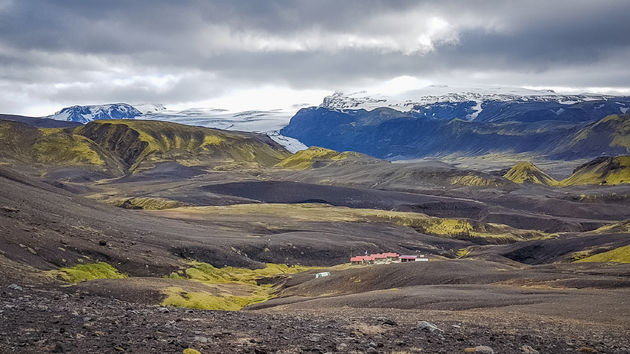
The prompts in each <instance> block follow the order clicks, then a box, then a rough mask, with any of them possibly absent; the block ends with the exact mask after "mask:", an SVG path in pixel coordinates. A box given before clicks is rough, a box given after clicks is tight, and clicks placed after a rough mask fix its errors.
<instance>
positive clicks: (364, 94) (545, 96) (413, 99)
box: [320, 85, 616, 120]
mask: <svg viewBox="0 0 630 354" xmlns="http://www.w3.org/2000/svg"><path fill="white" fill-rule="evenodd" d="M614 97H616V96H610V95H600V94H591V93H584V94H577V95H576V94H561V93H556V92H554V91H552V90H533V89H526V88H520V87H451V86H445V85H431V86H426V87H423V88H420V89H416V90H409V91H405V92H401V93H398V94H395V95H383V94H381V93H374V92H368V91H358V92H352V93H345V92H335V93H334V94H333V95H330V96H328V97H326V98H324V102H323V103H322V104H321V105H320V107H324V108H329V109H336V110H354V109H365V110H367V111H370V110H373V109H376V108H382V107H388V108H392V109H395V110H397V111H401V112H410V111H413V110H414V109H415V108H416V107H417V106H426V105H431V104H435V103H441V102H475V106H474V107H473V110H474V111H475V112H474V113H472V114H471V115H470V116H469V117H467V118H469V119H471V120H473V119H475V118H476V117H477V116H478V115H479V113H480V112H481V111H482V107H481V105H482V103H483V102H484V101H540V102H549V101H555V102H558V103H560V104H566V105H570V104H574V103H578V102H585V101H593V100H601V99H604V100H605V99H610V98H614Z"/></svg>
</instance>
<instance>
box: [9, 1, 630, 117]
mask: <svg viewBox="0 0 630 354" xmlns="http://www.w3.org/2000/svg"><path fill="white" fill-rule="evenodd" d="M628 14H630V1H623V0H619V1H611V0H598V1H593V0H589V1H584V0H565V1H560V0H524V1H490V0H488V1H485V0H476V1H466V0H462V1H451V0H442V1H403V0H401V1H396V0H382V1H376V0H344V1H338V0H296V1H289V0H266V1H258V0H251V1H238V0H226V1H201V0H199V1H186V0H182V1H171V0H135V1H126V0H108V1H100V0H72V1H71V0H56V1H49V0H28V1H25V0H0V92H2V94H1V95H0V113H15V114H25V115H47V114H52V113H54V112H55V111H57V110H59V109H61V108H62V107H65V106H69V105H74V104H101V103H113V102H126V103H132V104H133V103H162V104H164V105H165V106H167V107H168V108H186V107H207V108H225V109H229V110H234V111H239V110H249V109H273V108H283V109H287V108H288V109H292V108H293V109H295V108H296V107H301V106H304V105H316V104H319V103H320V102H321V101H322V99H323V97H324V96H326V95H329V94H331V93H332V92H334V91H338V90H342V91H356V90H369V91H379V92H380V93H383V94H390V93H397V92H400V91H405V90H410V89H415V88H419V87H422V86H426V85H449V86H466V87H476V86H515V87H528V88H552V89H555V90H558V91H561V92H569V93H579V92H597V93H610V94H626V95H630V65H628V63H630V36H629V35H628V33H630V21H628Z"/></svg>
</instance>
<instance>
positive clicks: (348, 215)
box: [161, 203, 550, 242]
mask: <svg viewBox="0 0 630 354" xmlns="http://www.w3.org/2000/svg"><path fill="white" fill-rule="evenodd" d="M168 212H175V213H177V215H178V216H181V215H183V214H189V215H191V216H194V215H196V214H201V215H204V214H207V215H212V216H213V217H217V216H224V217H234V216H238V215H247V216H249V217H251V216H252V215H262V216H266V217H270V218H273V217H276V216H278V215H282V218H283V219H294V220H298V221H313V222H319V221H321V222H379V223H390V224H395V225H402V226H408V227H413V228H415V229H418V230H419V231H420V232H423V233H426V234H429V235H437V236H445V237H453V238H466V239H468V238H486V239H493V240H495V241H496V242H516V241H523V240H530V239H543V238H548V237H550V235H549V234H547V233H544V232H542V231H536V230H521V229H515V228H513V227H510V226H507V225H502V224H494V223H481V222H476V221H474V220H469V219H456V218H438V217H432V216H428V215H426V214H421V213H413V212H400V211H390V210H377V209H357V208H347V207H336V206H330V205H327V204H266V203H265V204H238V205H230V206H205V207H184V208H176V209H170V210H167V211H161V213H168Z"/></svg>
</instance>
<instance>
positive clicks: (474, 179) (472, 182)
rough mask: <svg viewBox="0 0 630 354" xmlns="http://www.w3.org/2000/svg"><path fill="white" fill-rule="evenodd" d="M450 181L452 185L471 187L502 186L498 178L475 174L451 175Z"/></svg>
mask: <svg viewBox="0 0 630 354" xmlns="http://www.w3.org/2000/svg"><path fill="white" fill-rule="evenodd" d="M449 182H450V184H452V185H461V186H469V187H499V186H501V184H500V183H499V182H498V181H496V180H493V179H491V178H485V177H482V176H477V175H473V174H469V175H463V176H455V177H451V178H450V179H449Z"/></svg>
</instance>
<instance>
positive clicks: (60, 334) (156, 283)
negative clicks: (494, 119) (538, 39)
mask: <svg viewBox="0 0 630 354" xmlns="http://www.w3.org/2000/svg"><path fill="white" fill-rule="evenodd" d="M11 118H12V119H9V120H0V189H1V193H0V232H1V235H2V237H0V265H1V267H0V287H1V288H0V294H2V297H0V319H2V321H0V323H1V324H0V334H2V337H3V340H2V341H0V351H3V352H4V351H6V352H15V351H23V352H51V351H52V352H63V351H69V352H125V351H129V352H138V351H143V350H148V351H152V352H155V351H160V352H182V351H183V350H185V349H187V348H191V349H195V350H198V351H200V352H204V353H205V352H217V351H225V350H226V348H228V346H229V349H230V351H233V352H259V353H260V352H287V353H292V352H334V351H338V352H353V351H354V352H409V353H412V352H464V350H467V348H469V349H470V348H475V347H478V346H490V347H492V348H493V349H494V350H495V351H496V352H508V353H512V352H516V353H517V352H527V351H526V350H530V349H529V348H531V349H532V350H536V351H538V352H541V353H543V352H576V351H577V352H589V351H590V352H611V353H623V352H627V351H628V350H630V349H629V347H628V343H627V340H626V338H628V336H630V330H629V328H630V323H629V322H628V320H627V319H628V318H630V306H629V305H628V295H630V294H629V293H628V291H629V290H628V289H630V287H629V286H630V267H629V262H630V253H629V250H628V247H629V246H630V238H629V235H630V228H629V225H628V221H627V220H628V219H630V207H629V206H630V183H628V182H630V165H629V164H628V157H627V156H623V154H619V156H609V157H598V156H594V157H593V158H590V157H588V154H586V155H583V154H578V153H577V151H582V150H580V149H584V148H583V147H582V148H579V149H578V147H577V146H578V145H580V144H586V143H584V142H583V141H584V140H585V139H586V140H588V139H591V137H593V136H597V139H596V140H597V141H601V142H603V141H604V140H605V139H604V138H602V137H601V135H602V134H603V133H602V131H604V132H607V131H608V129H609V127H608V126H606V128H605V129H604V128H601V124H608V123H609V122H613V123H614V124H616V125H615V126H616V127H622V128H615V129H617V130H618V131H620V132H621V133H619V134H617V135H616V136H615V137H614V138H613V139H614V141H615V142H616V143H614V144H613V147H614V149H617V147H618V146H625V145H623V144H624V143H623V141H624V139H625V135H623V134H625V130H624V129H625V128H623V127H624V126H625V122H626V121H627V116H626V115H618V116H616V117H612V118H611V117H608V118H606V119H604V121H602V120H600V121H598V123H595V126H597V128H593V129H592V130H588V131H587V130H576V133H575V134H576V136H578V137H583V138H580V139H578V140H576V141H577V143H576V145H571V146H576V148H575V149H574V150H571V149H573V148H571V149H570V150H571V151H573V152H576V153H575V154H576V156H578V155H579V156H580V157H581V158H582V159H580V160H570V159H566V160H562V161H561V162H558V165H559V166H561V168H560V169H557V170H553V166H556V165H555V164H554V163H553V161H554V160H552V159H551V157H553V156H556V155H553V156H552V155H544V156H545V157H546V159H543V160H541V161H543V163H542V164H540V166H538V161H536V164H532V163H531V162H529V161H523V162H521V163H518V164H511V163H510V164H508V165H506V164H505V162H503V161H500V159H496V161H495V162H493V160H492V159H486V160H483V158H482V156H484V154H485V151H484V150H479V151H478V152H479V153H478V154H476V155H475V156H471V158H470V160H466V159H465V156H462V155H458V156H457V161H458V162H459V163H458V164H453V163H449V160H448V159H444V160H438V159H422V160H416V161H412V162H402V161H399V162H396V163H392V162H390V161H387V160H382V159H379V158H376V157H371V156H368V155H365V154H363V153H357V152H352V151H346V152H343V151H334V150H330V149H327V148H320V147H310V148H308V149H306V150H302V151H299V152H297V153H290V152H289V151H287V150H286V149H285V148H284V147H283V146H281V145H279V144H278V143H276V142H275V141H274V140H272V139H270V138H269V137H268V136H266V135H263V134H258V133H246V132H236V131H227V130H219V129H210V128H203V127H194V126H186V125H180V124H177V123H173V122H163V121H147V120H141V119H124V120H118V119H113V120H97V121H94V122H89V123H87V124H85V125H76V124H72V122H70V123H66V124H65V125H61V124H60V123H65V122H62V121H52V122H59V123H54V124H56V126H54V127H53V126H50V125H51V124H53V123H50V122H48V120H38V119H37V120H36V118H28V117H21V118H19V117H18V118H15V117H11ZM458 124H459V123H458ZM588 124H591V123H588ZM38 126H39V127H38ZM584 129H587V128H584ZM606 136H607V138H608V137H609V136H608V135H606ZM607 138H606V139H607ZM593 139H595V138H593ZM572 141H574V140H572ZM589 144H590V143H589ZM602 144H603V143H602ZM589 146H594V145H589ZM602 146H604V145H602ZM605 146H608V145H605ZM552 150H553V151H556V150H554V149H549V151H552ZM558 151H559V150H558ZM594 151H595V150H594ZM606 151H608V150H606ZM614 151H617V150H614ZM536 156H538V157H539V156H540V155H536ZM558 156H560V155H558ZM475 159H476V160H477V161H480V160H483V161H484V164H485V165H483V166H482V167H477V168H472V167H467V164H469V165H470V166H481V165H480V164H478V163H475ZM548 168H552V170H553V172H551V173H548V172H546V171H547V169H548ZM378 252H397V253H399V254H408V255H420V254H422V255H425V256H426V257H427V258H428V259H429V262H412V263H401V264H384V265H350V264H349V260H350V257H351V256H355V255H363V254H364V253H378ZM319 272H330V276H327V277H323V278H316V277H315V274H316V273H319ZM226 310H227V311H226ZM422 321H428V322H429V325H426V324H423V322H422ZM431 326H434V327H437V329H433V327H431ZM370 348H372V349H370ZM469 352H470V350H469ZM530 353H531V351H530Z"/></svg>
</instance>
